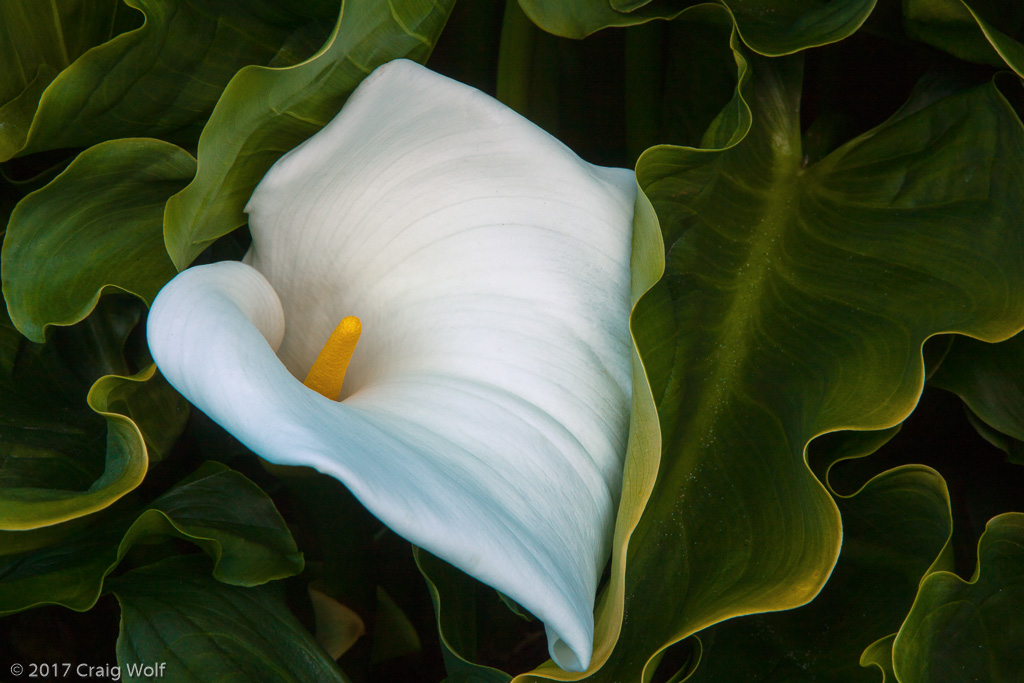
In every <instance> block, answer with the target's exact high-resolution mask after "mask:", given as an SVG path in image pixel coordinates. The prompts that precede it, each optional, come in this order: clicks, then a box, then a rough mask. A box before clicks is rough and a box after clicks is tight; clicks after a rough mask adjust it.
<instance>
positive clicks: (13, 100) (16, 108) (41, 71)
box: [0, 0, 139, 148]
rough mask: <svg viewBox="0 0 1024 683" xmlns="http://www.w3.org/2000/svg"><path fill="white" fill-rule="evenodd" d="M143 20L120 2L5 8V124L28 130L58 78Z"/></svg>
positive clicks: (1, 46) (12, 0) (0, 93)
mask: <svg viewBox="0 0 1024 683" xmlns="http://www.w3.org/2000/svg"><path fill="white" fill-rule="evenodd" d="M133 15H134V16H133ZM137 18H139V17H138V14H137V13H136V12H135V11H133V10H132V9H130V8H128V7H126V6H124V5H123V4H122V3H121V2H120V0H64V1H63V2H61V3H59V4H58V3H56V2H46V3H44V2H35V1H33V0H9V1H8V2H4V3H0V74H2V76H0V120H2V121H4V122H6V123H7V125H8V126H10V125H12V124H13V125H14V126H15V127H16V128H19V129H22V130H27V128H28V126H29V125H30V124H31V120H32V115H33V114H34V113H35V109H36V106H37V105H38V103H39V98H40V96H41V95H42V93H43V91H44V90H45V89H46V87H47V86H48V85H49V84H50V83H51V82H52V81H53V79H54V78H55V77H56V76H57V74H59V73H60V72H61V71H62V70H63V69H65V68H67V67H68V66H69V65H70V64H71V63H72V62H74V61H75V60H77V59H78V58H79V57H81V56H82V54H84V53H85V52H86V51H87V50H89V49H90V48H92V47H94V46H96V45H99V44H101V43H104V42H106V41H108V40H110V39H111V38H113V37H114V36H115V35H117V34H119V33H121V32H123V31H126V30H129V29H130V28H133V24H135V23H136V20H137ZM5 127H6V126H5ZM0 148H2V146H0Z"/></svg>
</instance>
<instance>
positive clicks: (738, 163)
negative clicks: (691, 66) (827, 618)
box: [594, 58, 1024, 681]
mask: <svg viewBox="0 0 1024 683" xmlns="http://www.w3.org/2000/svg"><path fill="white" fill-rule="evenodd" d="M753 74H754V75H753V78H752V79H751V81H750V84H749V87H744V92H745V93H746V94H747V96H748V101H750V102H751V107H752V109H753V125H752V127H751V129H750V132H749V134H748V135H747V136H746V137H745V138H744V139H743V140H742V141H740V142H738V143H737V144H735V145H734V146H732V147H729V148H726V149H722V150H711V151H707V150H694V149H688V148H680V147H657V148H654V149H652V150H649V151H648V152H647V153H645V154H644V156H643V157H641V159H640V162H639V163H638V166H637V176H638V180H639V182H640V185H641V187H642V188H643V190H644V191H645V192H646V193H647V195H648V196H649V197H650V199H651V202H652V203H653V205H654V207H655V209H656V210H657V212H658V217H659V218H660V220H661V225H662V230H663V233H664V236H665V243H666V245H667V249H668V251H667V254H668V257H667V267H666V275H665V277H664V278H663V280H662V281H661V283H660V284H659V285H658V286H656V287H655V288H654V289H653V290H652V291H651V293H649V294H648V295H647V296H646V297H645V298H644V299H643V300H641V302H640V304H639V306H638V308H637V311H636V318H635V320H634V329H635V330H636V332H637V339H638V341H639V348H640V353H641V357H642V358H643V359H644V363H645V366H646V368H647V371H648V376H649V377H650V378H651V384H652V389H653V391H654V396H655V398H656V401H657V404H658V412H659V417H660V420H661V426H662V439H663V443H664V449H663V454H662V458H661V464H660V469H659V472H658V480H657V484H656V485H655V487H654V490H653V492H652V493H651V497H650V501H649V502H648V504H647V507H646V509H645V511H644V515H643V518H642V520H641V523H640V524H639V526H638V527H637V529H636V531H635V532H634V533H633V537H632V539H631V540H630V545H629V555H628V563H627V574H626V586H627V588H626V600H625V614H624V624H623V626H622V631H621V635H620V637H619V640H618V643H617V646H616V649H615V650H614V652H613V653H612V656H611V658H610V659H609V661H608V662H607V663H606V664H605V666H604V667H603V668H601V669H600V670H599V671H598V673H597V674H596V676H595V677H594V680H609V681H610V680H616V679H619V680H621V679H628V680H635V679H637V678H639V677H640V675H641V671H643V670H644V669H645V668H648V671H649V668H650V666H653V662H654V660H655V658H656V653H657V652H658V651H659V650H660V649H661V648H662V647H665V646H667V645H669V644H670V643H673V642H677V641H679V640H681V639H682V638H685V637H686V636H688V635H690V634H692V633H695V632H698V631H700V630H701V629H703V628H705V627H707V626H710V625H712V624H715V623H717V622H720V621H723V620H725V619H729V618H732V617H735V616H740V615H743V614H749V613H756V612H765V611H772V610H778V609H786V608H792V607H796V606H799V605H801V604H803V603H805V602H807V601H809V600H810V599H812V598H813V597H814V596H815V595H816V594H817V593H818V591H819V590H820V589H821V587H822V586H823V584H824V583H825V581H826V579H827V578H828V576H829V574H830V572H831V571H832V568H833V565H834V563H835V561H836V557H837V555H838V551H839V545H840V540H841V525H840V517H839V511H838V510H837V508H836V506H835V504H834V502H833V501H832V498H831V497H830V496H829V495H828V493H827V491H826V490H825V488H824V487H823V485H822V484H821V482H820V481H819V480H818V479H816V478H815V477H814V476H813V475H812V473H811V472H810V470H809V469H808V467H807V464H806V462H805V449H806V447H807V444H808V443H809V441H810V440H811V439H813V438H815V437H816V436H818V435H821V434H824V433H828V432H831V431H836V430H839V429H858V430H877V429H883V428H887V427H890V426H892V425H895V424H897V423H899V422H901V421H902V420H903V419H904V418H905V417H906V416H907V415H908V414H909V413H910V411H911V410H912V408H913V407H914V405H915V403H916V401H917V399H918V396H919V395H920V391H921V387H922V383H923V380H924V369H923V363H922V357H921V347H922V344H923V343H924V341H925V340H926V339H927V338H928V337H929V336H931V335H933V334H936V333H939V332H946V331H959V332H964V333H966V334H970V335H972V336H975V337H978V338H984V339H988V340H992V341H996V340H999V339H1004V338H1006V337H1008V336H1010V335H1012V334H1013V333H1014V332H1016V331H1017V330H1018V329H1020V327H1021V326H1022V325H1024V282H1022V279H1024V272H1022V271H1021V269H1020V267H1019V264H1020V262H1021V259H1022V258H1024V235H1022V234H1021V231H1020V229H1019V216H1020V214H1021V212H1022V210H1024V206H1022V202H1024V186H1022V179H1024V154H1022V151H1024V131H1022V127H1021V124H1020V121H1019V120H1018V119H1017V118H1016V116H1015V115H1014V113H1013V110H1012V109H1011V108H1010V106H1009V105H1008V103H1007V102H1006V101H1005V100H1004V99H1003V97H1002V96H1001V95H1000V93H999V92H998V90H997V89H996V88H995V86H994V85H992V84H986V85H983V86H980V87H977V88H974V89H971V90H968V91H965V92H957V93H954V94H952V95H948V96H945V97H938V98H936V96H935V95H934V94H933V93H930V92H927V91H925V92H919V93H917V95H916V96H915V97H914V98H913V99H912V101H911V102H910V103H908V104H907V105H906V106H905V107H904V108H903V109H901V110H900V111H899V112H898V113H897V114H896V115H894V116H893V117H892V118H891V119H890V120H889V121H887V122H886V123H884V124H883V125H882V126H880V127H879V128H877V129H875V130H872V131H869V132H868V133H866V134H865V135H862V136H860V137H859V138H857V139H855V140H852V141H851V142H849V143H847V144H846V145H844V146H842V147H840V148H839V149H838V150H836V151H835V152H833V153H832V154H831V155H829V156H828V157H826V158H825V159H824V160H823V161H821V162H820V163H818V164H815V165H813V166H810V167H804V165H803V155H802V153H801V148H800V127H799V96H800V85H801V82H800V64H799V61H798V60H797V59H795V58H790V59H787V60H772V61H770V62H769V61H766V60H757V61H756V63H755V66H754V69H753ZM666 328H667V329H666ZM627 476H628V475H627ZM595 659H596V658H595ZM597 661H598V662H599V661H600V660H599V659H598V660H597Z"/></svg>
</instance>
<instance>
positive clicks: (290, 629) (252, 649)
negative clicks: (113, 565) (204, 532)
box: [110, 556, 348, 683]
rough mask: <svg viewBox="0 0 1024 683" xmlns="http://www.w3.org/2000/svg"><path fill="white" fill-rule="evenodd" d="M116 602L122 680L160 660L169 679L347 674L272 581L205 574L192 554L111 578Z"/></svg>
mask: <svg viewBox="0 0 1024 683" xmlns="http://www.w3.org/2000/svg"><path fill="white" fill-rule="evenodd" d="M110 583H111V588H112V590H113V593H114V595H115V596H117V600H118V602H119V603H120V604H121V631H120V634H119V635H118V638H117V661H118V664H119V665H120V666H121V670H122V671H123V672H124V673H125V674H127V675H126V678H125V680H128V681H142V680H152V678H151V677H152V676H153V674H149V676H150V677H146V678H144V677H142V676H137V675H136V676H133V675H131V674H130V671H131V669H132V668H133V667H137V666H139V665H146V666H151V665H154V664H155V663H156V664H159V663H166V668H164V669H161V670H160V671H159V672H157V673H158V676H157V678H166V679H167V680H171V681H196V682H197V683H207V682H209V681H252V682H253V683H260V682H263V681H265V682H266V683H282V682H285V681H294V682H295V683H306V682H307V681H324V682H326V681H346V680H348V679H347V678H346V677H345V675H344V674H342V673H341V670H340V669H338V667H337V665H336V664H335V663H334V661H333V660H332V659H331V658H330V657H329V656H328V655H327V653H326V652H324V651H323V649H322V648H321V647H320V646H319V645H317V643H316V641H315V640H314V639H313V636H312V635H310V633H309V632H308V631H307V630H306V629H305V628H303V626H302V624H300V623H299V621H298V620H297V619H296V618H295V616H294V615H293V614H292V613H291V612H290V611H289V610H288V606H287V604H286V603H285V601H284V599H283V597H282V596H281V594H280V591H279V590H277V589H276V587H275V586H258V587H256V588H239V587H237V586H228V585H225V584H223V583H219V582H218V581H215V580H214V579H212V578H210V576H209V564H208V562H206V560H205V558H202V557H196V556H186V557H175V558H170V559H168V560H164V561H162V562H159V563H157V564H154V565H150V566H147V567H143V568H141V569H136V570H134V571H131V572H129V573H127V574H124V575H122V576H119V577H117V578H116V579H112V580H111V581H110Z"/></svg>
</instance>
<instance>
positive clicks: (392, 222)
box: [148, 60, 635, 670]
mask: <svg viewBox="0 0 1024 683" xmlns="http://www.w3.org/2000/svg"><path fill="white" fill-rule="evenodd" d="M634 197H635V181H634V179H633V174H632V172H630V171H627V170H623V169H609V168H602V167H597V166H593V165H591V164H588V163H586V162H584V161H582V160H580V159H579V158H578V157H577V156H576V155H575V154H573V153H572V152H571V151H570V150H569V149H568V148H566V147H565V146H564V145H562V144H561V143H560V142H558V141H557V140H555V139H554V138H552V137H551V136H550V135H548V134H547V133H545V132H544V131H542V130H541V129H539V128H537V127H536V126H534V125H533V124H531V123H530V122H529V121H527V120H526V119H524V118H522V117H520V116H519V115H518V114H516V113H514V112H513V111H511V110H510V109H508V108H506V107H504V106H503V105H501V104H500V103H498V102H497V101H495V100H493V99H492V98H490V97H488V96H486V95H484V94H483V93H480V92H479V91H477V90H475V89H473V88H470V87H468V86H465V85H462V84H459V83H457V82H455V81H452V80H450V79H447V78H444V77H442V76H439V75H437V74H435V73H433V72H431V71H429V70H427V69H425V68H423V67H421V66H419V65H416V64H414V63H412V62H408V61H404V60H400V61H396V62H391V63H390V64H387V65H385V66H382V67H380V68H379V69H377V70H376V71H375V72H374V73H373V74H372V75H371V76H369V77H368V78H366V80H365V81H364V82H363V83H362V85H360V86H359V88H358V89H357V90H356V91H355V93H353V95H352V96H351V97H350V98H349V100H348V102H347V103H346V105H345V107H344V109H343V110H342V112H341V113H340V114H339V115H338V116H337V118H335V119H334V120H333V121H332V122H331V123H330V124H328V125H327V126H326V127H325V128H324V129H323V130H322V131H320V132H319V133H318V134H316V135H315V136H313V137H312V138H311V139H310V140H308V141H307V142H305V143H304V144H302V145H300V146H299V147H298V148H296V149H295V150H293V151H292V152H290V153H289V154H287V155H286V156H285V157H283V158H282V159H281V160H280V161H278V162H277V164H275V166H274V167H273V168H272V169H271V170H270V172H269V173H268V174H267V175H266V177H265V178H264V179H263V181H262V182H261V183H260V185H259V187H258V188H257V189H256V191H255V193H254V194H253V196H252V199H251V201H250V203H249V205H248V207H247V209H246V210H247V212H248V213H249V217H250V227H251V230H252V235H253V246H252V248H251V250H250V252H249V253H248V254H247V255H246V258H245V261H244V263H237V262H225V263H217V264H214V265H209V266H200V267H195V268H190V269H188V270H186V271H184V272H182V273H181V274H180V275H178V276H177V277H176V278H175V279H174V280H173V281H171V283H169V284H168V285H167V286H166V287H165V288H164V289H163V291H162V292H161V293H160V295H159V296H158V298H157V300H156V302H155V303H154V305H153V308H152V311H151V313H150V317H149V326H148V336H149V344H150V348H151V350H152V353H153V357H154V359H155V360H156V363H157V365H158V366H159V368H160V370H161V371H162V372H163V373H164V375H165V376H166V377H167V379H168V380H170V382H171V383H172V384H173V385H174V386H175V387H176V388H177V389H178V390H179V391H181V393H182V394H184V395H185V396H186V397H187V398H188V399H189V400H190V401H191V402H192V403H193V404H195V405H196V406H197V407H198V408H200V409H201V410H203V411H204V412H205V413H207V414H208V415H209V416H210V417H211V418H213V419H214V420H215V421H217V422H218V423H219V424H221V425H222V426H223V427H224V428H226V429H227V430H228V431H229V432H231V433H232V434H233V435H234V436H236V437H237V438H238V439H239V440H240V441H242V442H243V443H244V444H246V445H247V446H248V447H249V448H251V449H252V450H253V451H255V452H256V453H258V454H259V455H260V456H262V457H263V458H265V459H267V460H269V461H271V462H274V463H279V464H285V465H306V466H310V467H314V468H316V469H318V470H320V471H321V472H324V473H326V474H328V475H331V476H333V477H336V478H338V479H339V480H341V481H342V482H344V483H345V484H346V485H347V486H348V487H349V489H351V491H352V492H353V493H354V494H355V495H356V496H357V497H358V498H359V499H360V500H361V501H362V502H363V504H365V505H366V507H367V508H369V509H370V510H371V511H372V512H373V513H374V514H375V515H376V516H377V517H378V518H380V519H381V520H382V521H383V522H384V523H385V524H387V525H388V526H389V527H391V528H392V529H394V530H395V531H396V532H397V533H399V534H401V535H402V536H404V537H405V538H407V539H408V540H410V541H411V542H413V543H415V544H417V545H419V546H421V547H423V548H425V549H427V550H429V551H430V552H432V553H434V554H436V555H438V556H439V557H441V558H443V559H445V560H447V561H448V562H450V563H452V564H454V565H455V566H457V567H459V568H460V569H462V570H464V571H466V572H468V573H469V574H471V575H473V576H475V577H476V578H478V579H480V580H481V581H484V582H486V583H488V584H490V585H492V586H494V587H495V588H497V589H499V590H501V591H502V592H504V593H505V594H507V595H509V596H510V597H511V598H512V599H514V600H515V601H517V602H518V603H520V604H521V605H523V606H524V607H525V608H526V609H528V610H530V611H531V612H532V613H533V614H535V615H536V616H537V617H538V618H539V619H541V620H542V621H543V622H544V624H545V626H546V628H547V633H548V641H549V650H550V653H551V656H552V658H553V659H554V661H555V662H556V663H557V664H558V665H559V666H561V667H562V668H564V669H568V670H583V669H585V668H586V667H587V665H588V663H589V660H590V656H591V651H592V647H593V605H594V595H595V592H596V589H597V582H598V579H599V576H600V573H601V570H602V568H603V565H604V563H605V561H606V560H607V558H608V555H609V552H610V543H611V534H612V527H613V523H614V515H615V507H616V505H617V501H618V496H619V487H620V482H621V477H622V465H623V458H624V455H625V450H626V439H627V432H628V420H629V417H628V416H629V402H630V372H631V370H630V355H631V340H630V335H629V330H628V317H629V310H630V297H629V282H630V271H629V260H630V241H631V224H632V214H633V201H634ZM349 315H355V316H358V317H359V318H360V319H361V320H362V330H363V332H362V337H361V339H360V341H359V345H358V348H357V349H356V351H355V355H354V356H353V358H352V360H351V364H350V365H349V367H348V372H347V375H346V377H345V382H344V385H343V389H342V392H341V396H340V399H341V400H339V401H335V400H331V399H330V398H326V397H324V396H322V395H320V394H318V393H316V392H315V391H313V390H311V389H309V388H307V387H306V386H304V385H303V383H302V381H301V378H303V377H305V375H306V372H307V371H308V370H309V369H310V367H311V366H312V364H313V362H314V360H315V359H316V358H317V355H318V353H319V352H320V351H321V349H322V348H323V346H324V343H325V341H326V340H327V338H328V336H329V335H330V334H331V331H332V330H333V329H334V328H335V326H336V325H338V322H339V321H340V320H341V319H342V318H344V317H346V316H349Z"/></svg>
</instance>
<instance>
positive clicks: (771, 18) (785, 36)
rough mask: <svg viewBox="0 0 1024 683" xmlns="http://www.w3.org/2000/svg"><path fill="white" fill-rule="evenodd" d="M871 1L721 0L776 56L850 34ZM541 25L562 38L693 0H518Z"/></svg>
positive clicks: (755, 45) (671, 11)
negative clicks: (554, 0) (563, 0)
mask: <svg viewBox="0 0 1024 683" xmlns="http://www.w3.org/2000/svg"><path fill="white" fill-rule="evenodd" d="M875 2H876V0H831V1H827V0H809V1H808V0H786V1H785V2H779V1H778V0H722V4H724V5H725V6H726V7H728V8H729V11H730V12H731V13H732V14H733V15H734V16H735V18H736V25H737V27H738V30H739V33H740V35H741V36H742V38H743V42H744V43H746V44H747V46H748V47H750V49H752V50H754V51H755V52H758V53H760V54H763V55H769V56H779V55H786V54H791V53H793V52H799V51H800V50H805V49H807V48H809V47H817V46H819V45H826V44H828V43H834V42H836V41H838V40H842V39H843V38H847V37H849V36H850V35H852V34H853V33H854V31H856V30H857V29H858V28H860V26H861V24H863V23H864V21H865V20H866V19H867V18H868V15H870V14H871V11H872V10H873V9H874V8H875ZM519 4H520V5H522V8H523V10H524V11H525V12H526V14H527V15H529V17H530V18H531V19H532V20H533V21H534V22H535V23H536V24H537V25H538V26H540V27H541V28H543V29H544V30H545V31H548V32H550V33H554V34H555V35H559V36H565V37H567V38H583V37H585V36H588V35H590V34H591V33H594V32H595V31H599V30H601V29H603V28H608V27H610V26H633V25H635V24H640V23H643V22H646V21H650V20H652V19H674V18H676V17H678V16H679V15H680V14H681V13H682V12H684V11H685V10H686V9H688V8H689V7H693V6H699V5H700V4H701V3H698V2H694V1H692V0H690V1H687V0H647V1H646V2H645V1H643V0H641V1H640V2H636V1H632V0H567V1H566V2H560V3H559V2H545V0H519Z"/></svg>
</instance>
